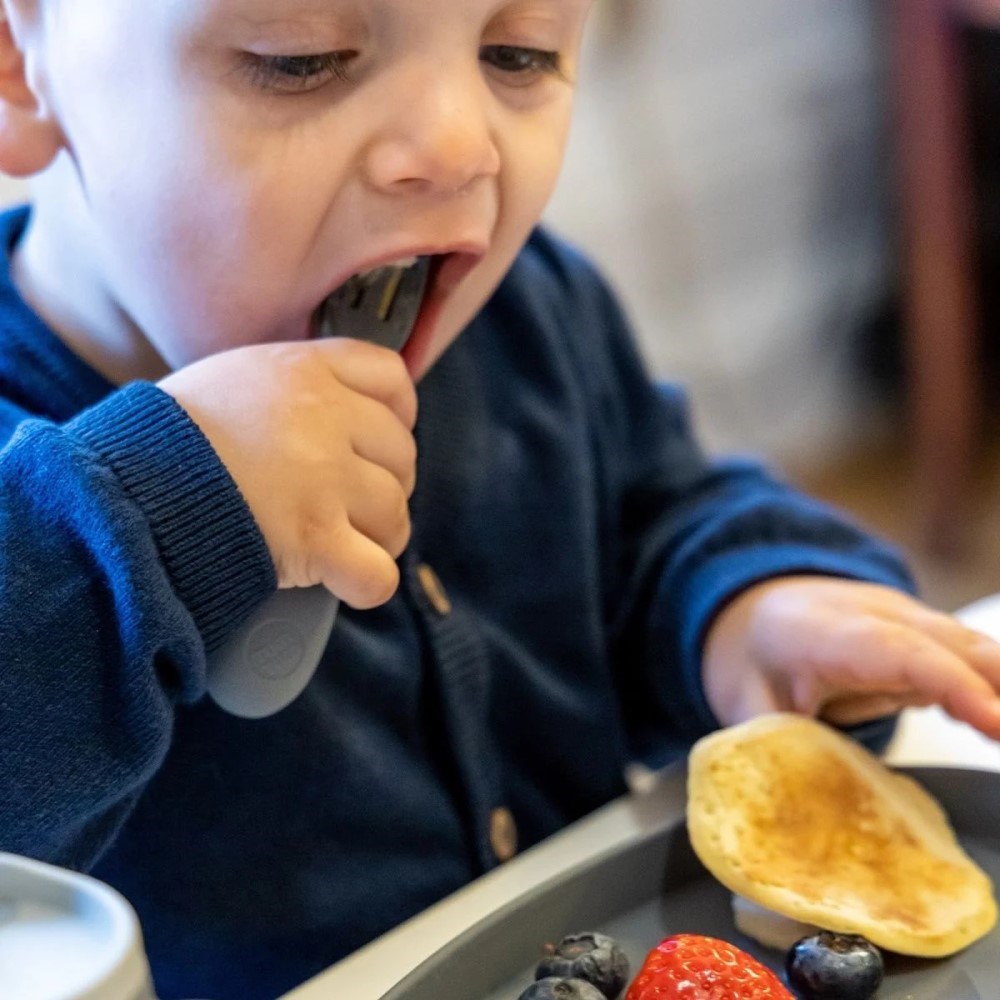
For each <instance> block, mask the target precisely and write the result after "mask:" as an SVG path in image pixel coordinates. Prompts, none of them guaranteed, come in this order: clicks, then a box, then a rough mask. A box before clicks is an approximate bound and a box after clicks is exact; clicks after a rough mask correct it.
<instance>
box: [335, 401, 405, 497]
mask: <svg viewBox="0 0 1000 1000" xmlns="http://www.w3.org/2000/svg"><path fill="white" fill-rule="evenodd" d="M357 406H358V410H357V415H358V420H357V421H356V426H355V427H354V428H353V430H352V434H351V445H352V447H353V448H354V452H355V454H356V455H358V457H359V458H362V459H365V460H366V461H368V462H372V463H374V464H375V465H378V466H381V467H382V468H383V469H387V470H388V471H389V472H391V473H392V474H393V476H395V477H396V479H397V481H398V482H399V484H400V485H401V486H402V488H403V491H404V492H405V493H406V495H407V496H410V495H411V494H412V493H413V489H414V486H415V484H416V473H417V444H416V441H415V440H414V438H413V434H412V433H410V431H409V430H408V429H407V428H406V427H405V426H404V425H403V424H402V423H401V422H400V420H399V419H398V417H397V416H396V414H394V413H393V412H392V411H391V410H389V409H388V408H387V407H386V406H385V405H383V404H382V403H380V402H377V401H375V400H374V399H361V400H358V402H357Z"/></svg>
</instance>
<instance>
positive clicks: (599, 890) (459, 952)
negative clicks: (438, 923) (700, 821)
mask: <svg viewBox="0 0 1000 1000" xmlns="http://www.w3.org/2000/svg"><path fill="white" fill-rule="evenodd" d="M900 770H901V771H904V772H905V773H907V774H910V775H912V776H913V777H915V778H916V779H917V780H918V781H919V782H921V783H922V784H923V785H924V786H925V787H926V788H927V789H928V790H929V791H930V792H931V793H932V794H933V795H934V796H935V797H936V798H937V799H938V801H939V802H940V803H941V805H942V806H943V807H944V809H945V810H946V812H947V813H948V815H949V817H950V819H951V822H952V825H953V826H954V828H955V830H956V832H957V833H958V836H959V840H960V841H961V843H962V845H963V847H964V848H965V849H966V850H967V851H968V852H969V854H970V855H971V856H972V857H973V858H974V859H975V860H976V861H977V862H978V863H979V864H980V865H981V866H982V867H983V868H984V869H985V870H986V872H987V873H988V874H989V875H990V877H991V878H992V879H993V881H994V884H995V885H996V886H998V887H1000V773H996V772H992V771H979V770H972V769H958V768H936V767H919V768H911V767H904V768H900ZM683 777H684V776H683V772H681V771H679V772H678V774H677V775H676V776H675V778H674V779H673V780H674V781H675V782H682V781H683ZM675 791H676V789H675ZM683 801H684V799H683V796H682V795H679V794H675V795H673V796H672V798H671V799H668V804H669V805H670V807H671V809H672V811H673V815H672V816H668V817H665V819H666V822H665V824H664V825H663V826H662V828H661V829H659V830H657V831H656V832H654V833H651V834H650V835H649V836H648V837H645V838H642V839H639V840H636V841H635V842H633V843H631V844H628V845H626V846H624V847H622V848H620V849H614V850H611V851H609V852H608V853H605V854H602V855H599V856H597V857H595V858H593V859H592V860H590V861H586V862H583V863H581V864H579V865H577V866H576V867H574V868H572V869H570V870H569V871H567V872H565V873H563V874H562V875H560V876H557V877H555V878H553V879H551V880H550V881H547V882H543V883H542V884H540V885H538V886H537V887H536V888H535V889H532V890H531V891H529V892H526V893H525V894H524V895H522V896H520V897H519V898H517V899H515V900H513V901H512V902H510V903H508V904H507V905H505V906H503V907H501V908H500V909H498V910H497V911H495V912H494V913H492V914H491V915H489V916H487V917H486V918H484V919H482V920H480V921H479V922H478V923H476V924H474V925H473V926H471V927H470V928H469V929H468V930H467V931H465V932H464V933H462V934H461V935H459V936H458V937H457V938H455V939H454V940H453V941H451V942H450V943H449V944H447V945H446V946H445V947H443V948H441V949H440V950H439V951H437V952H436V953H435V954H433V955H432V956H431V957H430V958H428V959H427V960H426V961H424V962H423V963H422V964H421V965H419V966H418V967H417V968H416V969H414V971H413V972H412V973H411V974H410V975H408V976H407V977H406V978H405V979H404V980H403V981H402V982H400V983H399V985H397V986H396V987H395V988H393V989H392V990H390V991H389V992H388V993H387V994H385V995H384V998H383V1000H517V997H518V996H520V994H521V992H522V991H523V990H524V989H525V988H526V987H527V986H528V985H529V984H530V983H531V981H532V979H533V978H534V976H533V970H534V967H535V965H536V963H537V962H538V960H539V958H540V957H541V956H542V954H543V949H544V946H545V944H546V942H556V941H558V940H559V939H560V938H562V937H563V936H564V935H566V934H572V933H577V932H580V931H600V932H602V933H605V934H609V935H611V936H612V937H614V938H616V939H617V940H618V941H619V943H620V944H621V945H622V947H623V948H624V949H625V951H626V952H627V954H628V957H629V961H630V962H631V965H632V970H633V974H634V973H635V971H636V970H637V969H638V968H639V966H640V965H641V963H642V961H643V959H644V957H645V955H646V953H647V952H648V951H649V949H650V948H652V947H653V946H654V945H655V944H656V943H657V942H658V941H660V940H661V939H662V938H663V937H665V936H667V935H668V934H673V933H679V932H692V933H698V934H710V935H712V936H715V937H720V938H723V939H725V940H728V941H730V942H732V943H733V944H736V945H738V946H739V947H741V948H743V949H745V950H746V951H748V952H750V953H751V954H753V955H755V956H756V957H757V958H759V959H760V960H761V961H763V962H764V963H765V964H767V965H769V966H770V967H771V968H774V969H776V970H780V969H781V967H782V964H783V961H784V956H783V955H782V954H779V953H778V952H775V951H770V950H768V949H764V948H761V947H760V946H758V945H755V944H754V943H752V942H751V941H749V939H747V938H745V937H744V936H743V935H741V934H740V933H739V932H738V931H737V930H736V927H735V925H734V924H733V919H732V915H731V910H730V902H729V892H728V891H727V890H726V889H725V888H723V886H721V885H720V884H719V883H718V882H717V881H716V880H715V879H714V878H712V876H711V875H709V874H708V872H707V871H706V870H705V869H704V868H703V867H702V866H701V864H700V862H699V861H698V860H697V858H696V857H695V856H694V853H693V851H692V850H691V846H690V844H689V842H688V837H687V831H686V828H685V825H684V813H683ZM998 983H1000V929H996V928H995V929H994V930H993V931H991V932H990V933H989V934H988V935H987V936H986V937H984V938H982V939H980V940H979V941H977V942H976V943H975V944H973V945H972V946H971V947H969V948H968V949H966V950H965V951H964V952H961V953H960V954H958V955H955V956H953V957H951V958H947V959H938V960H917V959H905V958H903V957H901V956H893V955H887V956H886V978H885V981H884V983H883V985H882V988H881V989H880V991H879V993H878V1000H996V997H997V996H998V995H1000V987H998Z"/></svg>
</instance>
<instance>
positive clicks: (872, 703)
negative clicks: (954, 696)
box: [820, 692, 934, 726]
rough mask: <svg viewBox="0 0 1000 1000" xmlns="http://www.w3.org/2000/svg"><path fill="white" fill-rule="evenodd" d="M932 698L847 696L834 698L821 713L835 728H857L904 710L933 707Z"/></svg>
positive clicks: (880, 694) (877, 694)
mask: <svg viewBox="0 0 1000 1000" xmlns="http://www.w3.org/2000/svg"><path fill="white" fill-rule="evenodd" d="M933 704H934V702H933V701H932V700H931V699H930V698H920V697H916V696H913V695H911V696H905V695H899V694H882V693H879V692H874V693H872V694H858V693H853V694H847V695H843V696H841V697H839V698H832V699H831V700H830V701H828V702H827V703H826V704H825V705H823V707H822V710H821V711H820V715H821V717H822V718H823V719H824V720H826V721H827V722H830V723H832V724H833V725H835V726H856V725H859V724H860V723H862V722H870V721H871V720H872V719H881V718H884V717H885V716H887V715H896V714H897V713H898V712H901V711H902V710H903V709H904V708H923V707H925V706H927V705H933Z"/></svg>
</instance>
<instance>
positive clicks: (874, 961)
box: [785, 931, 884, 1000]
mask: <svg viewBox="0 0 1000 1000" xmlns="http://www.w3.org/2000/svg"><path fill="white" fill-rule="evenodd" d="M785 972H786V974H787V975H788V985H789V986H791V988H792V989H793V990H795V992H796V993H797V994H798V995H799V996H800V997H801V998H802V1000H869V998H870V997H873V996H874V995H875V991H876V990H877V989H878V988H879V984H880V983H881V982H882V974H883V972H884V968H883V965H882V955H881V953H880V952H879V950H878V948H876V947H875V945H873V944H872V943H871V941H868V940H867V939H865V938H863V937H860V936H859V935H857V934H834V933H832V932H831V931H821V932H820V933H819V934H816V935H814V936H812V937H805V938H802V940H801V941H796V942H795V944H793V945H792V948H791V950H790V951H789V952H788V957H787V958H786V959H785Z"/></svg>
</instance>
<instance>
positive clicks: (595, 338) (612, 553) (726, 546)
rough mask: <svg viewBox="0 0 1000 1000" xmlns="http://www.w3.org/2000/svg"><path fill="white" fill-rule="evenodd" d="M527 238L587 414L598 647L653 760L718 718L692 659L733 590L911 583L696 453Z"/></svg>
mask: <svg viewBox="0 0 1000 1000" xmlns="http://www.w3.org/2000/svg"><path fill="white" fill-rule="evenodd" d="M537 246H538V249H539V252H540V254H541V255H544V256H543V259H545V260H546V262H547V263H548V264H549V267H550V269H551V271H552V272H554V274H555V275H556V276H557V278H558V279H559V280H560V281H561V283H562V284H563V288H562V289H561V290H560V291H561V295H560V296H559V299H558V300H559V301H560V305H561V308H560V311H559V316H560V317H561V318H562V320H563V322H564V324H565V328H566V332H565V344H566V346H567V349H568V351H569V352H570V354H571V356H572V357H573V359H574V361H575V363H576V367H577V372H578V378H579V380H580V383H581V385H582V386H583V387H584V389H585V391H586V393H587V398H588V400H589V402H588V406H589V408H590V410H591V412H592V413H593V418H592V420H591V426H592V428H593V434H594V444H593V448H594V452H595V454H596V455H597V456H598V467H599V469H600V470H601V491H600V496H601V498H602V499H601V503H602V508H601V516H602V521H601V532H600V546H601V553H600V557H601V559H602V564H603V566H604V578H605V585H604V592H605V595H606V601H607V606H606V621H607V623H608V634H609V642H608V647H609V652H610V656H611V660H612V663H613V666H614V670H615V675H616V681H617V686H618V691H619V697H620V711H621V713H622V715H623V719H624V724H625V727H626V729H627V731H628V735H629V739H630V742H631V745H630V747H629V751H630V752H631V753H633V754H634V755H636V756H637V757H638V758H639V759H642V760H645V761H647V762H649V763H654V764H655V763H660V762H663V761H665V760H667V759H670V758H671V757H673V756H676V755H677V754H679V753H682V752H683V751H684V750H685V749H686V747H687V746H688V745H690V743H691V741H692V740H694V739H696V738H697V737H699V736H701V735H703V734H704V733H706V732H708V731H710V730H711V729H712V728H715V727H716V726H718V724H719V721H720V720H719V719H718V718H717V717H716V714H715V711H714V710H713V709H714V708H715V703H716V701H717V700H718V697H717V694H716V693H715V692H714V689H713V695H712V698H711V700H710V699H709V698H706V692H705V689H704V686H703V683H702V656H703V651H704V645H705V638H706V634H707V633H708V630H709V629H710V628H711V626H712V624H713V622H714V621H716V618H717V616H718V615H719V613H720V610H721V609H722V608H724V607H726V606H727V605H728V604H729V603H730V602H731V601H732V600H733V599H734V597H736V595H739V594H742V593H744V592H747V591H749V589H750V588H753V587H755V585H757V584H760V583H761V582H762V581H766V580H771V579H774V578H776V577H783V576H784V577H787V576H793V575H810V576H819V577H827V578H832V577H840V578H844V579H855V580H863V581H866V582H868V583H871V584H880V585H883V586H885V587H887V588H894V589H895V590H897V591H899V592H900V593H901V594H902V593H905V592H906V591H907V590H911V589H912V588H913V582H912V580H911V578H910V576H909V574H908V572H907V570H906V567H905V566H904V564H903V563H902V562H901V560H900V559H899V556H898V554H897V553H896V552H895V551H893V549H892V548H890V547H889V546H886V545H884V544H883V543H881V542H879V541H878V540H876V539H874V538H872V537H870V536H869V535H868V534H866V533H865V532H864V531H863V530H861V529H860V528H859V527H858V526H857V525H856V524H853V523H852V522H851V521H850V519H848V518H846V517H844V516H842V515H840V514H838V513H837V512H836V511H834V510H832V509H830V508H829V507H827V506H826V505H824V504H821V503H819V502H817V501H815V500H813V499H811V498H808V497H806V496H803V495H802V494H800V493H799V492H797V491H796V490H794V489H792V488H790V487H789V486H788V485H787V484H785V483H782V482H781V481H780V480H778V479H777V478H776V477H774V476H773V475H771V474H769V473H768V471H767V470H766V469H765V468H764V467H763V466H762V465H761V464H760V463H759V462H756V461H751V460H746V459H729V460H726V461H717V460H713V459H711V458H709V457H708V456H706V454H705V453H704V452H703V450H702V449H701V447H700V446H699V444H698V442H697V440H696V438H695V436H694V434H693V433H692V430H691V426H690V421H689V414H688V408H687V405H686V400H685V398H684V395H683V393H681V392H680V391H678V390H677V389H676V388H673V387H667V386H656V385H654V384H652V383H651V381H650V379H649V376H648V374H647V373H646V371H645V370H644V366H643V364H642V362H641V359H640V357H639V355H638V352H637V350H636V348H635V344H634V340H633V338H632V335H631V331H630V330H629V327H628V323H627V321H626V320H625V318H624V317H623V315H622V313H621V310H620V308H619V307H618V305H617V303H616V302H615V300H614V297H613V295H612V294H610V292H609V290H608V289H607V288H606V286H605V285H604V284H603V282H602V281H601V280H600V279H599V278H598V277H597V276H596V275H595V274H594V272H593V271H592V270H591V269H590V268H589V267H588V266H587V265H586V263H585V262H584V261H582V260H580V258H579V257H578V256H576V255H574V254H573V253H572V252H570V251H566V250H565V249H564V248H561V247H560V246H559V245H558V244H556V243H553V242H552V241H550V240H547V239H545V238H544V234H543V236H542V237H540V238H539V239H538V240H537ZM550 294H551V297H552V298H553V299H556V297H557V296H556V293H555V292H552V293H550ZM677 335H678V336H684V335H685V332H684V331H683V330H682V331H679V332H678V334H677ZM779 412H780V411H777V410H776V416H777V415H778V414H779ZM900 600H902V598H900ZM732 697H734V698H735V696H732Z"/></svg>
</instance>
